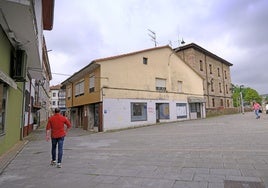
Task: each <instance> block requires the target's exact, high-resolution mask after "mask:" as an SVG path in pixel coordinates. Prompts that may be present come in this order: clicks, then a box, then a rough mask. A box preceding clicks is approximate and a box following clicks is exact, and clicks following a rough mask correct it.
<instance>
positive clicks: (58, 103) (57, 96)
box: [49, 84, 66, 114]
mask: <svg viewBox="0 0 268 188" xmlns="http://www.w3.org/2000/svg"><path fill="white" fill-rule="evenodd" d="M49 93H50V109H51V112H52V113H53V112H54V110H55V108H59V109H60V110H61V113H62V114H65V112H66V105H65V104H66V94H65V90H64V89H62V88H61V85H60V84H58V85H55V86H51V87H50V92H49Z"/></svg>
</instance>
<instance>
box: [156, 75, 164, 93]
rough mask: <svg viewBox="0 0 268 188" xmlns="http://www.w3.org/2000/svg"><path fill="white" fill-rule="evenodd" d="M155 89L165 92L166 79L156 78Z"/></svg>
mask: <svg viewBox="0 0 268 188" xmlns="http://www.w3.org/2000/svg"><path fill="white" fill-rule="evenodd" d="M155 89H156V91H160V92H165V91H166V79H162V78H156V79H155Z"/></svg>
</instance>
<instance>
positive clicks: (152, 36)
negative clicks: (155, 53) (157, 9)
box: [148, 29, 157, 47]
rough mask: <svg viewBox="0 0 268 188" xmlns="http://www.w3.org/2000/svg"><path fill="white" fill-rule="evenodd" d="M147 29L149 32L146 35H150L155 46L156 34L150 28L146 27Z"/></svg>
mask: <svg viewBox="0 0 268 188" xmlns="http://www.w3.org/2000/svg"><path fill="white" fill-rule="evenodd" d="M148 31H149V32H150V33H148V35H149V36H150V37H151V40H152V41H153V42H154V46H155V47H156V46H157V42H156V34H155V32H153V31H152V30H150V29H148Z"/></svg>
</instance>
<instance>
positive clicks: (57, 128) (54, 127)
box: [46, 113, 71, 138]
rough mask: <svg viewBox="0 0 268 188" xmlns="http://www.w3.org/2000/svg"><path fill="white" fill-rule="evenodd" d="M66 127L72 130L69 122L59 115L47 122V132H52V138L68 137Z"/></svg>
mask: <svg viewBox="0 0 268 188" xmlns="http://www.w3.org/2000/svg"><path fill="white" fill-rule="evenodd" d="M65 125H66V126H67V128H68V129H69V128H71V123H70V122H69V120H68V119H67V118H66V117H64V116H62V115H61V114H59V113H56V114H54V115H53V116H51V117H50V118H49V120H48V122H47V126H46V130H51V138H60V137H63V136H65V135H66V132H65Z"/></svg>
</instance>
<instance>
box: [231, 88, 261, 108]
mask: <svg viewBox="0 0 268 188" xmlns="http://www.w3.org/2000/svg"><path fill="white" fill-rule="evenodd" d="M232 92H233V104H234V107H238V106H240V105H241V102H240V101H241V96H240V92H241V93H242V96H243V102H244V104H248V105H250V104H251V103H252V102H253V101H256V102H258V103H260V104H261V101H262V98H261V96H260V95H259V93H258V92H257V91H256V90H255V89H252V88H249V87H241V86H239V85H234V84H232Z"/></svg>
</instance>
